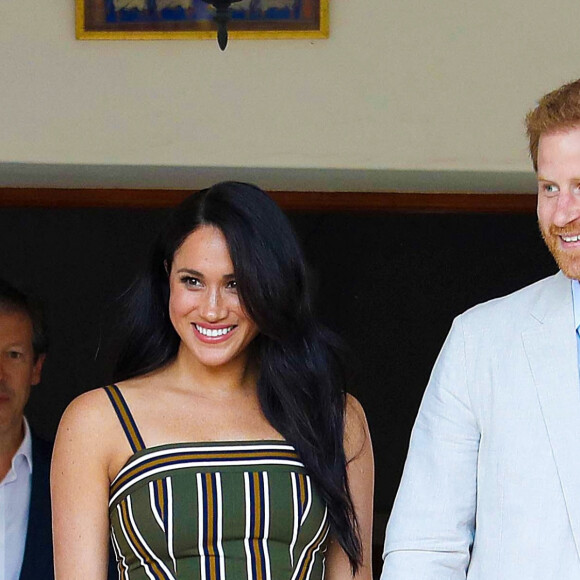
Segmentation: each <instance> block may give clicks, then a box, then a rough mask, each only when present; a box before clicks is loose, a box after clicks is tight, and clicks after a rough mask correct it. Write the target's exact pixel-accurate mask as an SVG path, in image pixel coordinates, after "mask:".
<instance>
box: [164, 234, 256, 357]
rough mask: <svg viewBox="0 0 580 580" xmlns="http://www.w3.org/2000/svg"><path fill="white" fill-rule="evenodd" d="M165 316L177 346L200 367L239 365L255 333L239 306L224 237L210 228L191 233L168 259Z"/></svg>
mask: <svg viewBox="0 0 580 580" xmlns="http://www.w3.org/2000/svg"><path fill="white" fill-rule="evenodd" d="M169 289H170V298H169V317H170V319H171V322H172V324H173V327H174V328H175V330H176V332H177V334H178V335H179V337H180V338H181V348H180V352H181V351H182V350H183V347H185V349H187V352H189V354H190V355H191V356H193V357H194V359H196V360H197V361H198V362H200V363H201V364H203V365H205V366H220V365H225V364H228V363H230V362H234V361H238V360H239V361H240V362H242V364H245V361H246V357H247V349H248V346H249V345H250V343H251V342H252V340H253V339H254V338H255V337H256V335H257V334H258V332H259V331H258V327H257V326H256V324H255V323H254V321H253V320H251V318H249V317H248V315H247V314H246V312H245V311H244V308H243V306H242V303H241V299H240V296H239V294H238V289H237V285H236V279H235V276H234V265H233V264H232V260H231V257H230V252H229V250H228V246H227V242H226V239H225V237H224V235H223V233H222V232H221V230H219V229H218V228H216V227H214V226H210V225H204V226H200V227H199V228H197V229H196V230H194V231H193V232H192V233H191V234H189V236H187V238H186V239H185V241H184V242H183V244H182V245H181V246H180V247H179V248H178V250H177V251H176V252H175V255H174V256H173V263H172V264H171V270H170V272H169Z"/></svg>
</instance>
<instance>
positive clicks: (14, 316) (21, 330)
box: [0, 308, 33, 340]
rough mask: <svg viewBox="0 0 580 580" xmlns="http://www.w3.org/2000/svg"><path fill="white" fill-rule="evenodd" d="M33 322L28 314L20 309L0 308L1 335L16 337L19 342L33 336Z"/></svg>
mask: <svg viewBox="0 0 580 580" xmlns="http://www.w3.org/2000/svg"><path fill="white" fill-rule="evenodd" d="M32 330H33V329H32V320H31V319H30V316H28V314H27V313H26V312H24V311H23V310H20V309H10V308H8V309H7V308H0V334H1V335H3V336H5V337H6V336H7V335H14V336H15V339H16V337H20V338H19V340H23V339H24V340H26V339H28V338H30V337H31V336H32Z"/></svg>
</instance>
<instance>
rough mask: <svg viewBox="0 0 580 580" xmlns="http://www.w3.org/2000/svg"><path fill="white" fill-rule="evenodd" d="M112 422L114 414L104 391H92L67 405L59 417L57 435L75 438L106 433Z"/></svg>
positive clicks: (100, 389)
mask: <svg viewBox="0 0 580 580" xmlns="http://www.w3.org/2000/svg"><path fill="white" fill-rule="evenodd" d="M114 420H115V412H114V409H113V407H112V405H111V402H110V401H109V398H108V396H107V393H106V392H105V389H102V388H99V389H93V390H91V391H86V392H85V393H82V394H81V395H79V396H78V397H76V398H74V399H73V400H72V401H71V402H70V403H69V405H68V407H67V408H66V409H65V411H64V413H63V415H62V417H61V420H60V424H59V433H60V434H64V433H66V432H69V433H72V434H74V435H75V436H79V435H82V434H86V435H87V436H90V435H95V434H100V433H106V432H107V429H108V428H109V427H110V425H111V423H112V422H113V421H114Z"/></svg>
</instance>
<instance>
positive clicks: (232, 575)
mask: <svg viewBox="0 0 580 580" xmlns="http://www.w3.org/2000/svg"><path fill="white" fill-rule="evenodd" d="M105 390H106V391H107V394H108V396H109V399H110V400H111V403H112V404H113V407H114V409H115V411H116V413H117V416H118V417H119V420H120V421H121V424H122V426H123V429H124V431H125V434H126V435H127V438H128V440H129V443H130V444H131V447H132V449H133V455H132V456H131V457H130V458H129V460H128V461H127V463H126V464H125V466H124V467H123V468H122V469H121V471H120V472H119V473H118V475H117V476H116V477H115V479H114V480H113V482H112V483H111V488H110V496H109V498H110V499H109V516H110V521H111V542H112V545H113V549H114V551H115V555H116V558H117V569H118V572H119V579H120V580H157V579H163V580H166V579H167V580H170V579H183V580H185V579H187V580H224V579H227V580H321V579H322V578H324V564H325V552H326V548H327V538H328V530H329V523H328V514H327V509H326V506H325V505H324V503H323V502H322V501H321V500H320V498H319V496H318V495H317V494H316V491H315V490H314V487H313V485H312V482H311V479H310V477H309V476H308V474H307V473H306V471H305V468H304V465H303V464H302V462H301V461H300V459H299V457H298V455H297V453H296V450H295V449H294V447H293V446H292V445H290V444H288V443H287V442H285V441H216V442H202V443H171V444H167V445H158V446H155V447H149V448H147V447H145V444H144V443H143V439H142V438H141V435H140V434H139V430H138V428H137V425H136V424H135V421H134V420H133V417H132V416H131V412H130V411H129V408H128V407H127V404H126V402H125V400H124V398H123V396H122V394H121V392H120V391H119V389H118V388H117V386H116V385H113V386H110V387H106V389H105Z"/></svg>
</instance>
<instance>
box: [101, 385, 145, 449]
mask: <svg viewBox="0 0 580 580" xmlns="http://www.w3.org/2000/svg"><path fill="white" fill-rule="evenodd" d="M104 389H105V392H106V393H107V395H108V397H109V400H110V401H111V405H113V409H115V413H117V417H118V418H119V421H120V423H121V426H122V427H123V431H125V435H126V436H127V439H128V441H129V445H131V449H132V450H133V453H137V451H141V450H142V449H145V443H144V442H143V439H142V438H141V433H139V429H137V424H136V423H135V420H134V419H133V415H131V411H129V407H128V406H127V403H126V401H125V398H124V397H123V395H122V394H121V391H120V390H119V387H118V386H117V385H109V386H108V387H104Z"/></svg>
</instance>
